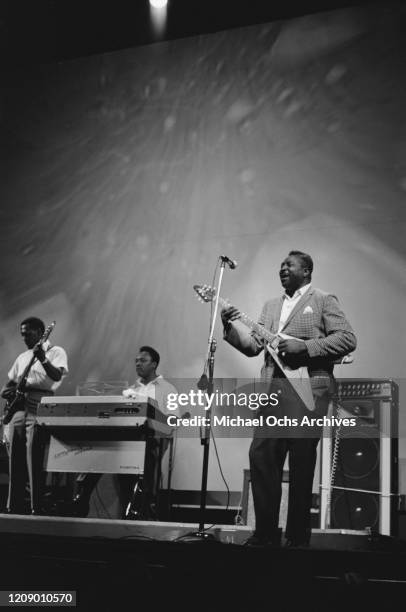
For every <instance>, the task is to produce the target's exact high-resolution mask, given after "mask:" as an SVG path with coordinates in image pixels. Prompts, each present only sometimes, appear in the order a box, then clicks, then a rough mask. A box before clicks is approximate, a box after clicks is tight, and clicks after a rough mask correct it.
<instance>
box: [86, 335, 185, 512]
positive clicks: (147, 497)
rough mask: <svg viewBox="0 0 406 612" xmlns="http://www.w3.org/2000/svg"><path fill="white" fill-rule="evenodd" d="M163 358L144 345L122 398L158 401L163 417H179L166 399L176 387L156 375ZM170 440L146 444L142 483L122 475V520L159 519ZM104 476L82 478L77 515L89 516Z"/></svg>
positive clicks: (134, 478)
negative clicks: (158, 500) (158, 502)
mask: <svg viewBox="0 0 406 612" xmlns="http://www.w3.org/2000/svg"><path fill="white" fill-rule="evenodd" d="M159 362H160V355H159V353H158V351H156V350H155V349H154V348H152V347H151V346H141V347H140V349H139V350H138V354H137V356H136V358H135V370H136V373H137V380H136V382H135V383H134V384H133V385H131V386H130V387H129V388H128V389H124V391H123V395H124V396H125V397H128V398H137V399H140V400H141V401H142V399H143V398H145V400H147V398H151V399H153V400H155V401H156V402H157V405H158V408H159V409H160V411H161V412H162V413H164V414H176V412H174V411H173V410H172V411H168V409H167V396H168V394H170V393H176V389H175V387H174V386H173V385H172V384H171V383H169V382H168V381H167V380H165V378H164V377H163V376H162V375H160V374H158V373H157V369H158V366H159ZM168 444H169V441H168V439H166V438H161V439H156V438H151V439H149V440H148V441H147V444H146V452H145V463H144V474H143V477H142V480H141V479H140V478H139V477H138V476H127V475H120V476H119V482H120V491H121V497H122V499H123V500H126V503H125V507H124V508H123V518H133V519H134V518H138V519H144V520H148V519H154V518H156V512H155V502H156V496H157V492H158V488H159V482H158V480H159V473H160V459H162V456H163V454H164V453H165V452H166V450H167V447H168ZM100 476H101V474H86V475H81V476H79V479H78V482H79V488H78V492H77V494H76V496H75V498H74V513H75V514H76V515H78V516H87V514H88V512H89V501H90V496H91V494H92V491H93V489H94V487H95V485H96V483H97V481H98V479H99V478H100Z"/></svg>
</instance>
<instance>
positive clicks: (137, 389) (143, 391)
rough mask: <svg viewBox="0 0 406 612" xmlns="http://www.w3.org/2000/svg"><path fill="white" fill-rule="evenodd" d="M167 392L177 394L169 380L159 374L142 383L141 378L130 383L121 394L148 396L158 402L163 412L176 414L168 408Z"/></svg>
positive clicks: (126, 395)
mask: <svg viewBox="0 0 406 612" xmlns="http://www.w3.org/2000/svg"><path fill="white" fill-rule="evenodd" d="M169 393H175V394H176V396H177V395H178V393H177V391H176V389H175V387H174V386H173V385H171V383H170V382H168V381H167V380H165V379H164V377H163V376H161V375H159V376H157V377H156V378H154V380H150V381H149V382H148V383H146V384H144V383H143V382H142V380H141V378H138V380H137V381H136V382H135V383H134V384H133V385H131V387H129V388H128V389H124V391H123V395H124V396H125V397H145V398H147V397H150V398H151V399H153V400H155V401H156V402H157V404H158V408H159V409H160V411H161V412H163V413H164V414H175V415H176V414H177V411H176V410H175V411H173V410H168V407H167V405H168V403H167V397H168V395H169Z"/></svg>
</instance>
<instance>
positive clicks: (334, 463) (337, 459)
mask: <svg viewBox="0 0 406 612" xmlns="http://www.w3.org/2000/svg"><path fill="white" fill-rule="evenodd" d="M398 405H399V402H398V386H397V385H396V383H394V382H393V381H392V380H390V379H384V380H383V379H364V380H359V379H340V380H338V381H337V393H336V396H335V398H334V400H333V402H332V406H331V410H332V412H333V414H334V415H335V416H337V415H338V416H344V417H349V418H355V419H356V425H355V426H354V427H344V428H343V427H341V428H339V427H338V428H337V427H334V426H332V427H327V428H325V430H324V432H323V438H322V443H321V465H320V527H321V529H326V528H334V529H338V528H341V529H354V530H360V529H367V528H370V529H371V530H372V531H375V532H378V533H381V534H383V535H392V536H394V535H396V532H397V506H398V411H399V407H398Z"/></svg>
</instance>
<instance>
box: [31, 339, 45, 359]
mask: <svg viewBox="0 0 406 612" xmlns="http://www.w3.org/2000/svg"><path fill="white" fill-rule="evenodd" d="M32 354H33V355H34V357H36V358H37V359H38V361H39V362H40V363H42V362H43V361H44V360H45V351H44V349H43V346H42V344H41V343H40V342H38V343H37V344H36V345H35V346H34V348H33V349H32Z"/></svg>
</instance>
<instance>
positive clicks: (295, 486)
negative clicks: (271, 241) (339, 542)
mask: <svg viewBox="0 0 406 612" xmlns="http://www.w3.org/2000/svg"><path fill="white" fill-rule="evenodd" d="M312 271H313V261H312V258H311V257H310V255H307V254H306V253H302V252H301V251H291V252H290V253H289V255H288V257H286V259H285V260H284V261H283V262H282V264H281V268H280V272H279V277H280V281H281V284H282V287H283V288H284V290H285V293H284V294H283V295H282V297H280V298H275V299H271V300H269V301H268V302H266V303H265V305H264V307H263V309H262V313H261V316H260V319H259V321H258V323H259V325H260V326H264V328H265V329H266V330H268V331H269V332H272V333H274V334H282V333H283V334H286V335H287V336H290V337H288V338H283V339H282V340H280V342H279V345H278V346H277V349H276V351H277V352H275V351H274V355H272V351H270V350H268V349H266V350H265V362H264V366H263V368H262V371H261V374H262V377H263V379H264V380H265V381H266V382H269V383H270V385H271V388H270V389H271V390H272V391H274V392H276V393H279V394H280V395H279V397H280V403H279V406H278V408H277V410H278V411H279V413H278V416H282V415H283V414H284V413H285V414H286V413H290V414H293V415H294V416H299V415H310V416H312V415H316V416H321V415H325V414H326V412H327V409H328V403H329V398H330V390H331V388H332V383H333V367H334V362H335V361H337V360H340V359H342V358H343V357H344V356H345V355H348V353H350V352H351V351H353V350H354V349H355V347H356V338H355V335H354V333H353V331H352V328H351V326H350V324H349V323H348V321H347V319H346V317H345V315H344V313H343V312H342V311H341V309H340V307H339V304H338V302H337V299H336V297H335V296H334V295H331V294H330V293H325V292H324V291H321V290H320V289H316V288H314V287H312V285H311V276H312ZM221 317H222V321H223V324H224V338H225V340H226V341H227V342H229V343H230V344H231V345H232V346H234V347H235V348H237V349H238V350H239V351H241V352H242V353H244V354H245V355H247V356H249V357H253V356H255V355H258V354H259V353H260V352H261V351H262V350H263V349H264V345H265V342H264V340H263V339H262V338H261V337H260V335H259V334H258V333H256V332H255V331H253V332H252V333H251V334H250V335H248V334H247V333H245V332H244V331H243V330H242V329H241V327H240V326H239V324H238V323H236V322H235V321H237V319H239V318H240V317H241V313H240V311H239V310H238V309H237V308H235V307H234V306H229V307H226V308H223V310H222V313H221ZM278 362H279V363H278ZM284 366H285V368H284ZM286 366H288V367H290V368H291V369H292V370H294V369H297V368H298V367H300V366H302V367H305V368H307V371H308V376H309V377H310V384H311V391H312V395H313V400H314V402H312V403H313V404H314V405H313V408H311V409H310V410H309V408H308V407H306V406H305V404H304V403H303V402H302V401H301V400H300V399H299V396H298V395H296V394H295V392H294V391H293V390H292V387H291V386H290V385H288V384H287V383H288V380H287V378H286V373H285V371H284V370H286ZM281 368H282V369H281ZM266 409H268V408H266ZM311 410H314V412H312V411H311ZM299 422H300V421H299ZM281 429H283V428H281ZM294 429H295V428H292V430H290V431H288V430H287V431H284V432H282V434H281V435H277V436H275V435H274V434H273V433H271V434H269V433H268V434H267V433H265V435H264V431H262V432H261V431H256V432H255V434H254V439H253V441H252V443H251V447H250V452H249V459H250V471H251V485H252V494H253V501H254V509H255V521H256V523H255V532H254V534H253V536H252V537H251V538H250V539H249V540H248V541H247V544H249V545H271V546H279V544H280V532H279V529H278V525H279V510H280V502H281V487H282V476H283V466H284V463H285V458H286V455H287V453H289V502H288V515H287V525H286V533H285V535H286V538H287V542H286V545H287V546H289V547H298V546H300V547H302V546H308V545H309V541H310V534H311V528H310V517H311V515H310V509H311V500H312V485H313V477H314V469H315V464H316V449H317V445H318V442H319V439H320V434H321V430H319V429H318V428H317V429H316V430H315V431H313V432H312V433H311V435H306V433H307V432H306V431H305V430H304V429H303V428H300V427H299V428H296V429H295V430H294ZM293 430H294V431H293ZM280 433H281V432H280V431H279V434H280Z"/></svg>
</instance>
